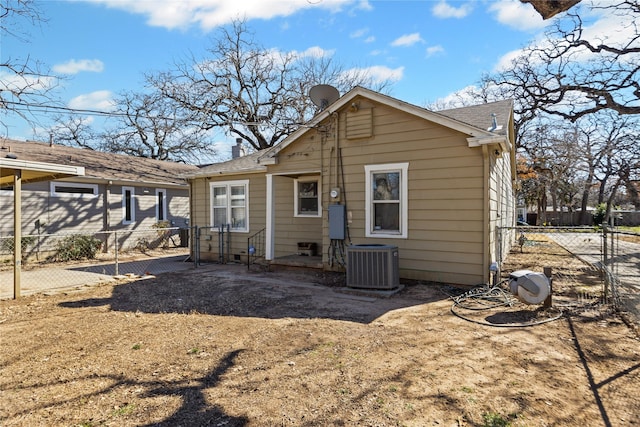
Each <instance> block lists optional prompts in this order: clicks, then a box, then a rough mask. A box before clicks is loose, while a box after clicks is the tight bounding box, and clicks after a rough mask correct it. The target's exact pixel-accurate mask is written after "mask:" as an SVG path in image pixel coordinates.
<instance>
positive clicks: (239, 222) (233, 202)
mask: <svg viewBox="0 0 640 427" xmlns="http://www.w3.org/2000/svg"><path fill="white" fill-rule="evenodd" d="M227 224H228V225H229V226H230V227H231V230H232V231H249V181H248V180H242V181H227V182H215V183H211V225H212V226H214V227H220V226H226V225H227Z"/></svg>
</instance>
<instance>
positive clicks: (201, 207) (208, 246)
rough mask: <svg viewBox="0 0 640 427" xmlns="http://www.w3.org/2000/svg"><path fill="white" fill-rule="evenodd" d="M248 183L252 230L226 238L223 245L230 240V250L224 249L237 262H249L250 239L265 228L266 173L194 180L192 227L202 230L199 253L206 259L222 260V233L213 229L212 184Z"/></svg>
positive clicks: (192, 185) (230, 234)
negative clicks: (220, 236) (228, 182)
mask: <svg viewBox="0 0 640 427" xmlns="http://www.w3.org/2000/svg"><path fill="white" fill-rule="evenodd" d="M242 180H248V181H249V192H248V199H249V205H248V209H249V229H248V231H247V232H244V231H232V232H231V233H229V234H228V235H225V237H224V244H225V246H226V245H227V238H228V239H229V240H228V242H229V248H228V249H229V250H228V251H227V248H225V250H224V252H225V255H226V254H229V255H230V256H231V259H230V260H228V261H234V260H235V259H236V258H237V257H239V261H242V262H244V261H246V256H247V239H248V238H249V237H250V236H252V235H254V234H255V233H257V232H258V231H260V230H262V229H263V228H264V227H265V218H266V214H265V206H266V178H265V176H264V174H242V175H225V176H224V177H211V178H197V179H194V180H193V181H191V191H192V201H191V203H192V206H193V208H192V213H193V218H191V221H192V224H193V225H197V226H198V227H199V228H200V239H199V250H200V256H201V257H202V259H203V260H209V261H217V260H218V259H219V255H220V251H219V231H218V229H217V228H212V227H211V190H210V184H211V183H216V182H220V183H222V182H227V181H242Z"/></svg>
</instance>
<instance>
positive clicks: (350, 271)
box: [347, 245, 400, 289]
mask: <svg viewBox="0 0 640 427" xmlns="http://www.w3.org/2000/svg"><path fill="white" fill-rule="evenodd" d="M347 286H349V287H351V288H363V289H394V288H397V287H398V286H400V277H399V271H398V247H397V246H391V245H352V246H349V247H348V248H347Z"/></svg>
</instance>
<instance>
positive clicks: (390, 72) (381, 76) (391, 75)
mask: <svg viewBox="0 0 640 427" xmlns="http://www.w3.org/2000/svg"><path fill="white" fill-rule="evenodd" d="M344 74H345V75H346V76H363V75H366V76H369V77H371V78H372V80H373V82H374V83H381V82H385V81H391V82H397V81H400V80H402V77H403V76H404V67H398V68H389V67H385V66H384V65H374V66H371V67H366V68H352V69H350V70H346V71H345V72H344Z"/></svg>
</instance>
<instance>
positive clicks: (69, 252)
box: [55, 235, 102, 261]
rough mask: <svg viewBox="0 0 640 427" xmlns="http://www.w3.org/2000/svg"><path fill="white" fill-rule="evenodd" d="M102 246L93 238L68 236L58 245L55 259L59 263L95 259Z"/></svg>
mask: <svg viewBox="0 0 640 427" xmlns="http://www.w3.org/2000/svg"><path fill="white" fill-rule="evenodd" d="M101 245H102V242H101V241H100V240H99V239H96V238H95V237H92V236H87V235H72V236H67V237H65V238H64V239H62V240H60V241H59V242H58V244H57V245H56V254H55V259H56V260H58V261H77V260H81V259H85V258H86V259H94V258H95V257H96V254H97V253H98V250H99V249H100V246H101Z"/></svg>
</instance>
